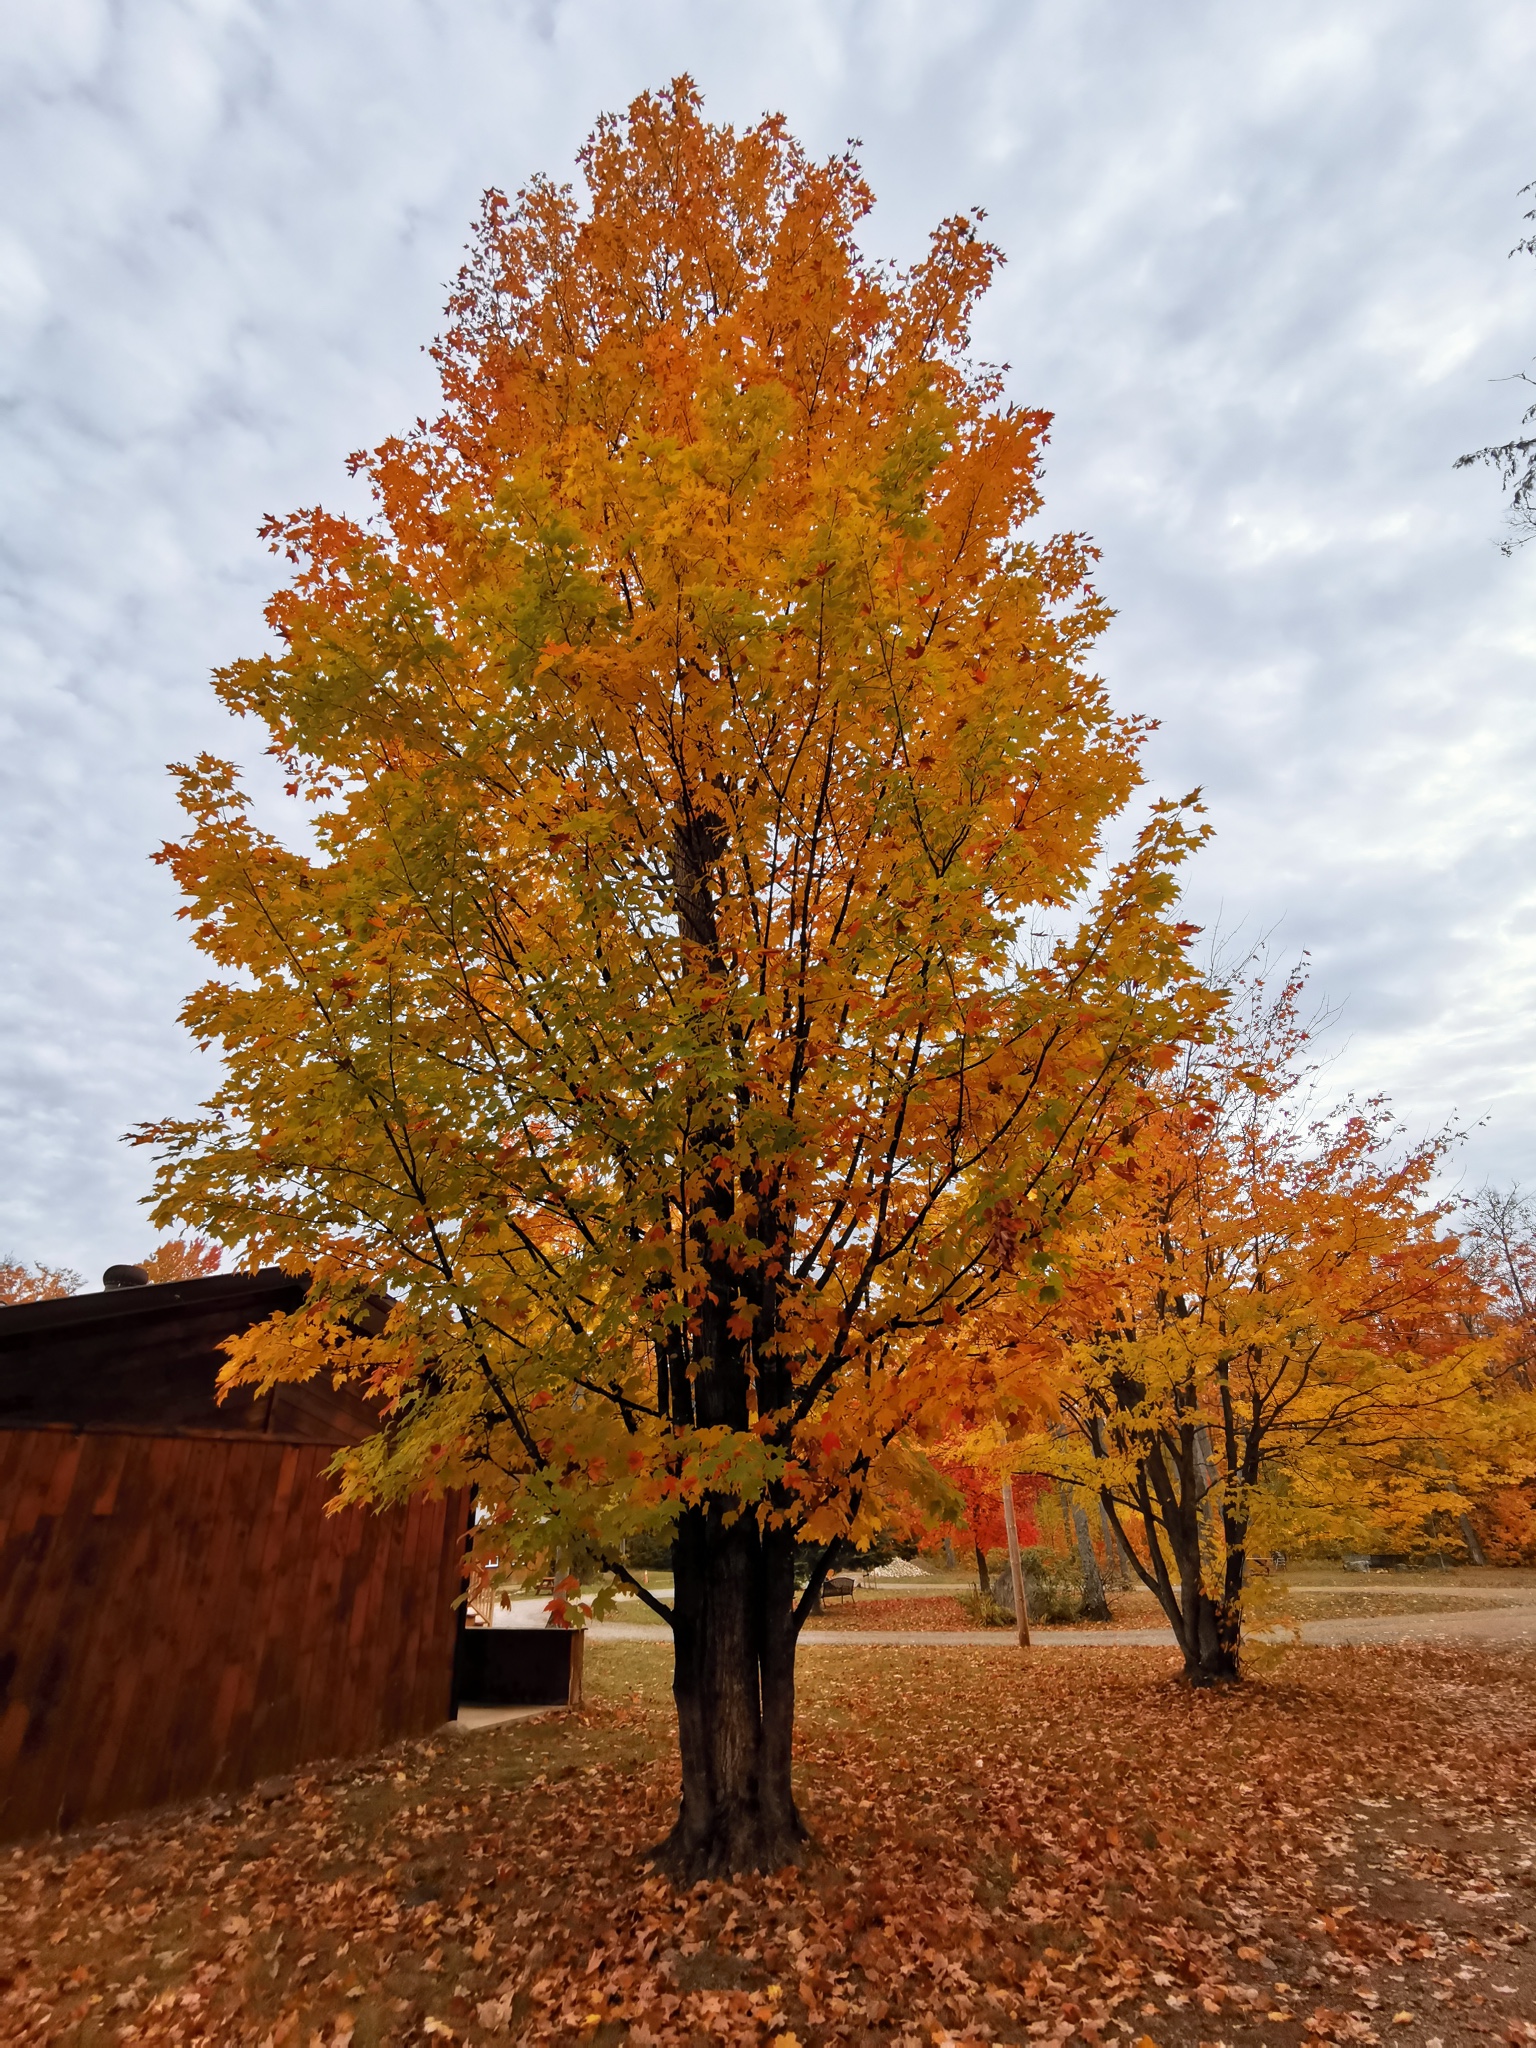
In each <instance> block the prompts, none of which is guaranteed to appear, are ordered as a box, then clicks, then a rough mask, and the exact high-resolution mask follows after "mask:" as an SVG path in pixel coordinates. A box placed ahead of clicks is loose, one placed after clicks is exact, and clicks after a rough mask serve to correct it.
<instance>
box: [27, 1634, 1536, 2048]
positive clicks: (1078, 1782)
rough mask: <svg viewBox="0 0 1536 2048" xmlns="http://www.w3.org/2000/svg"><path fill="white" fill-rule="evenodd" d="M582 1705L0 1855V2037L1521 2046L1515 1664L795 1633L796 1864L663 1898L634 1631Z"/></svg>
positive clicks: (1525, 1823)
mask: <svg viewBox="0 0 1536 2048" xmlns="http://www.w3.org/2000/svg"><path fill="white" fill-rule="evenodd" d="M588 1675H589V1687H590V1695H591V1700H590V1705H589V1706H588V1708H587V1709H586V1710H585V1711H584V1712H583V1713H582V1714H580V1715H572V1716H568V1717H561V1718H557V1719H551V1720H548V1721H542V1722H531V1723H530V1722H525V1723H520V1724H515V1725H512V1726H507V1727H503V1728H499V1729H496V1730H492V1731H487V1732H483V1733H479V1734H474V1735H466V1734H463V1733H448V1732H445V1733H444V1734H442V1735H440V1736H437V1737H433V1738H431V1739H428V1740H426V1741H423V1742H419V1743H414V1744H410V1745H406V1746H403V1747H402V1748H400V1749H399V1750H397V1751H395V1752H392V1753H390V1754H388V1755H386V1756H382V1757H376V1758H372V1759H368V1760H365V1761H362V1762H360V1763H357V1764H354V1765H349V1766H344V1767H341V1768H338V1769H335V1770H330V1771H316V1772H314V1773H312V1774H310V1775H308V1776H306V1777H302V1778H301V1779H300V1780H299V1781H298V1782H297V1783H296V1784H291V1785H289V1784H281V1783H279V1784H273V1785H269V1786H267V1787H265V1788H263V1790H262V1791H261V1792H260V1793H258V1794H253V1795H251V1796H249V1797H247V1798H244V1799H241V1800H239V1801H237V1802H233V1803H230V1804H227V1805H224V1806H217V1807H216V1806H213V1805H211V1804H209V1803H208V1802H204V1803H203V1804H202V1805H201V1806H199V1807H197V1808H193V1809H187V1810H183V1811H181V1812H180V1813H175V1814H162V1815H159V1816H155V1817H150V1818H147V1819H144V1820H139V1821H134V1822H131V1823H124V1824H119V1825H117V1826H114V1827H111V1828H107V1829H101V1830H97V1831H95V1832H94V1833H93V1834H90V1835H85V1836H81V1837H77V1838H75V1839H72V1840H70V1841H66V1842H48V1843H42V1844H38V1845H33V1846H31V1847H27V1848H22V1849H17V1850H12V1851H0V2039H3V2040H4V2041H7V2042H11V2041H28V2042H55V2041H57V2042H70V2043H74V2042H80V2043H95V2042H119V2041H123V2042H146V2043H148V2042H153V2043H160V2042H187V2043H192V2042H199V2041H206V2042H252V2043H257V2044H264V2043H265V2044H270V2048H314V2044H316V2043H320V2044H341V2043H345V2042H347V2041H352V2042H354V2043H355V2044H356V2048H367V2044H371V2043H376V2042H391V2043H394V2042H400V2043H406V2042H412V2043H414V2042H424V2041H428V2040H436V2041H447V2040H457V2041H463V2042H486V2043H510V2042H519V2043H520V2042H561V2043H564V2042H596V2043H599V2044H604V2048H611V2044H618V2043H631V2042H632V2043H636V2044H639V2048H646V2044H649V2043H653V2042H700V2043H702V2042H711V2043H713V2042H740V2043H753V2044H758V2043H763V2044H776V2048H795V2044H797V2043H798V2044H801V2048H820V2044H824V2043H827V2044H830V2043H832V2042H843V2041H847V2042H854V2043H875V2042H882V2043H883V2042H891V2043H901V2044H904V2048H946V2044H950V2043H961V2042H964V2043H978V2044H979V2043H989V2042H1008V2043H1020V2044H1027V2043H1031V2042H1039V2043H1042V2044H1044V2048H1051V2044H1054V2043H1056V2042H1064V2041H1070V2040H1078V2039H1081V2040H1083V2041H1086V2042H1089V2043H1095V2044H1098V2043H1117V2042H1127V2043H1130V2044H1133V2048H1134V2044H1145V2043H1146V2042H1149V2041H1150V2042H1151V2043H1153V2044H1155V2048H1198V2044H1200V2043H1211V2044H1217V2043H1222V2044H1226V2048H1258V2044H1275V2048H1292V2044H1295V2048H1301V2044H1304V2043H1311V2042H1317V2043H1344V2042H1359V2043H1363V2044H1366V2048H1371V2044H1373V2043H1385V2042H1396V2043H1401V2044H1403V2048H1470V2044H1473V2043H1479V2044H1480V2043H1485V2042H1508V2043H1511V2044H1514V2043H1536V2025H1533V2024H1532V2018H1533V2016H1536V1953H1533V1945H1532V1944H1531V1942H1530V1926H1531V1923H1532V1921H1533V1919H1536V1774H1533V1770H1532V1765H1533V1762H1536V1712H1533V1710H1536V1660H1533V1659H1531V1658H1530V1657H1527V1656H1524V1655H1520V1654H1517V1653H1512V1652H1505V1653H1502V1654H1494V1653H1488V1652H1484V1651H1480V1650H1469V1649H1450V1650H1446V1649H1439V1648H1435V1649H1412V1650H1409V1649H1402V1648H1397V1647H1391V1648H1368V1649H1358V1648H1356V1649H1347V1650H1345V1649H1294V1650H1289V1651H1285V1652H1280V1653H1273V1654H1271V1655H1269V1657H1268V1661H1267V1662H1265V1663H1263V1664H1262V1665H1261V1668H1259V1669H1258V1670H1257V1671H1256V1672H1255V1675H1254V1676H1253V1678H1252V1680H1251V1681H1250V1682H1249V1683H1247V1684H1245V1685H1244V1686H1243V1687H1241V1688H1236V1689H1233V1690H1229V1691H1222V1692H1212V1693H1192V1692H1190V1691H1189V1690H1187V1689H1186V1688H1185V1687H1184V1686H1183V1685H1182V1684H1181V1683H1179V1682H1178V1680H1177V1678H1176V1674H1175V1669H1174V1662H1173V1659H1172V1658H1171V1657H1170V1656H1169V1655H1168V1654H1167V1653H1165V1652H1162V1651H1156V1650H1111V1649H1088V1648H1085V1649H1083V1650H1082V1651H1080V1652H1078V1653H1076V1654H1074V1655H1073V1656H1071V1657H1070V1658H1064V1657H1061V1656H1054V1657H1053V1656H1048V1655H1043V1656H1042V1655H1036V1656H1032V1657H1029V1656H1025V1655H1024V1654H1023V1653H1019V1654H1018V1655H1017V1656H1010V1657H1006V1658H1000V1657H999V1655H998V1653H997V1652H996V1651H995V1650H993V1649H973V1648H947V1647H934V1648H931V1649H930V1648H921V1649H904V1650H896V1649H875V1648H868V1649H866V1648H862V1647H858V1646H854V1647H851V1648H846V1649H839V1650H836V1651H834V1652H830V1653H829V1652H828V1651H825V1650H823V1651H821V1652H819V1653H818V1654H817V1655H815V1656H814V1657H807V1658H806V1660H805V1662H804V1666H803V1669H802V1682H801V1694H802V1703H801V1721H800V1738H799V1744H798V1751H797V1769H798V1776H799V1784H800V1787H801V1796H802V1802H803V1805H804V1808H805V1811H806V1815H807V1819H808V1821H809V1823H810V1825H811V1827H812V1829H813V1831H814V1834H815V1836H816V1839H817V1842H818V1844H819V1849H818V1852H817V1853H816V1854H815V1856H814V1857H813V1858H812V1859H811V1861H810V1862H809V1863H808V1864H807V1866H806V1868H805V1869H804V1870H803V1871H800V1872H786V1873H782V1874H779V1875H777V1876H772V1877H767V1878H753V1879H748V1880H744V1881H741V1882H739V1883H735V1884H729V1885H727V1884H717V1885H709V1886H700V1887H697V1888H696V1889H695V1890H693V1891H692V1892H689V1893H686V1894H684V1895H681V1896H679V1895H677V1894H675V1893H674V1892H673V1891H672V1889H671V1887H670V1886H668V1885H667V1884H666V1883H664V1882H663V1881H662V1880H660V1879H659V1878H658V1877H656V1876H655V1874H654V1872H652V1871H650V1870H648V1869H647V1867H646V1864H645V1860H644V1857H645V1851H646V1849H647V1847H648V1846H649V1845H650V1844H651V1843H652V1842H654V1841H655V1840H656V1839H657V1838H658V1837H659V1836H660V1835H661V1833H662V1832H663V1831H664V1829H665V1827H666V1825H667V1824H668V1821H669V1819H670V1816H671V1811H672V1808H673V1805H674V1802H675V1797H676V1771H675V1767H674V1764H673V1761H672V1754H671V1736H670V1726H669V1719H668V1706H669V1701H668V1697H667V1679H668V1666H667V1651H666V1645H665V1644H664V1643H662V1642H656V1643H650V1642H645V1643H629V1642H622V1643H619V1642H595V1643H593V1644H592V1645H591V1646H590V1649H589V1653H588Z"/></svg>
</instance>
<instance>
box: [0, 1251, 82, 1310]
mask: <svg viewBox="0 0 1536 2048" xmlns="http://www.w3.org/2000/svg"><path fill="white" fill-rule="evenodd" d="M84 1285H85V1282H84V1281H83V1280H82V1279H81V1277H80V1275H79V1274H78V1273H77V1272H75V1271H74V1270H73V1268H72V1267H69V1266H44V1265H40V1264H37V1263H34V1264H32V1265H30V1266H29V1265H26V1264H25V1263H24V1262H23V1261H21V1260H20V1259H0V1307H5V1308H15V1307H17V1306H19V1304H20V1303H22V1302H24V1301H57V1300H59V1299H60V1298H61V1297H62V1296H63V1295H66V1294H78V1293H79V1292H80V1290H81V1288H82V1287H83V1286H84Z"/></svg>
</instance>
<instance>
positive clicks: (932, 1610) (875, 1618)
mask: <svg viewBox="0 0 1536 2048" xmlns="http://www.w3.org/2000/svg"><path fill="white" fill-rule="evenodd" d="M805 1625H806V1627H807V1628H811V1629H829V1628H830V1629H848V1628H865V1629H900V1630H902V1631H903V1632H904V1633H906V1634H922V1635H937V1634H941V1633H948V1632H949V1631H951V1630H954V1629H957V1628H975V1626H976V1618H975V1616H974V1615H973V1614H971V1613H970V1611H969V1610H968V1609H967V1608H964V1607H962V1606H961V1605H960V1602H959V1601H958V1600H957V1599H956V1598H955V1597H954V1595H953V1594H948V1593H928V1594H921V1595H915V1596H908V1597H907V1598H905V1599H903V1598H902V1597H901V1596H900V1595H898V1596H896V1597H895V1598H887V1597H885V1596H883V1595H881V1594H878V1593H872V1594H869V1595H868V1596H866V1595H865V1594H863V1593H856V1594H855V1595H854V1597H853V1598H852V1599H851V1600H829V1601H828V1602H827V1604H826V1607H825V1608H824V1609H823V1611H822V1612H821V1613H820V1614H813V1615H812V1616H811V1617H810V1619H809V1620H808V1621H807V1622H806V1624H805Z"/></svg>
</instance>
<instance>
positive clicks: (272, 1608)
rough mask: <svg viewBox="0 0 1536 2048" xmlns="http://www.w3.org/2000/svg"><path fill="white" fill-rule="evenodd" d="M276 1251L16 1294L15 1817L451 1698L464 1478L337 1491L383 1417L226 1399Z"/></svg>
mask: <svg viewBox="0 0 1536 2048" xmlns="http://www.w3.org/2000/svg"><path fill="white" fill-rule="evenodd" d="M304 1285H305V1283H304V1281H303V1280H302V1279H294V1278H293V1277H292V1276H290V1275H287V1274H284V1273H281V1272H278V1271H275V1270H274V1271H270V1272H263V1273H257V1274H243V1273H241V1274H217V1275H214V1276H213V1277H212V1278H208V1279H201V1280H189V1281H183V1282H178V1283H173V1284H171V1285H166V1286H122V1287H117V1288H113V1289H111V1290H109V1291H107V1292H104V1293H101V1294H88V1295H74V1296H71V1297H69V1298H67V1299H65V1300H61V1301H44V1302H32V1303H28V1304H25V1305H24V1306H21V1307H15V1308H5V1309H0V1840H15V1839H18V1838H20V1837H24V1836H27V1835H33V1834H38V1833H42V1832H45V1831H47V1830H49V1829H54V1828H70V1827H75V1826H78V1825H81V1824H84V1823H87V1822H92V1821H100V1820H106V1819H109V1818H111V1817H112V1816H114V1815H116V1814H120V1813H125V1812H128V1811H131V1810H133V1809H135V1808H139V1807H146V1806H154V1805H158V1804H160V1803H162V1802H166V1801H174V1800H185V1799H192V1798H196V1797H198V1796H200V1795H201V1794H204V1793H208V1792H214V1791H223V1792H233V1791H238V1790H241V1789H243V1788H245V1787H247V1786H250V1785H252V1784H254V1783H256V1782H258V1781H259V1780H261V1779H263V1778H266V1777H269V1776H272V1775H273V1774H276V1773H280V1772H285V1771H288V1770H291V1769H292V1768H293V1767H294V1766H296V1765H299V1764H303V1763H305V1762H306V1761H308V1760H310V1759H315V1758H321V1757H339V1756H346V1755H353V1754H357V1753H358V1752H360V1751H364V1750H368V1749H373V1748H377V1747H379V1746H380V1745H381V1744H384V1743H388V1742H391V1741H394V1740H396V1739H398V1738H400V1737H402V1736H408V1735H416V1734H421V1733H424V1732H425V1731H427V1730H428V1729H431V1728H434V1727H436V1726H438V1725H440V1724H441V1723H442V1722H443V1721H445V1720H446V1719H447V1718H448V1717H449V1715H450V1713H451V1712H452V1711H453V1699H452V1693H453V1683H454V1680H453V1672H454V1653H455V1643H456V1639H457V1636H458V1634H459V1612H460V1610H458V1609H457V1608H456V1607H455V1602H456V1600H457V1598H458V1595H459V1592H460V1589H461V1573H462V1571H463V1554H464V1536H465V1531H466V1527H467V1519H468V1499H467V1496H466V1495H465V1494H463V1493H455V1494H450V1495H448V1496H447V1497H446V1498H444V1499H441V1500H435V1501H434V1500H423V1501H417V1502H413V1503H412V1504H411V1505H410V1506H408V1507H405V1508H400V1509H394V1510H391V1511H389V1512H387V1513H384V1514H378V1515H375V1514H372V1513H369V1512H367V1511H366V1510H363V1509H356V1508H351V1509H347V1510H345V1511H344V1512H342V1513H339V1514H327V1513H326V1512H325V1503H326V1500H327V1498H328V1496H329V1495H330V1493H331V1492H332V1491H333V1483H332V1482H331V1481H330V1480H329V1479H328V1478H327V1467H328V1466H329V1464H330V1463H331V1460H332V1459H333V1457H334V1456H335V1452H336V1449H337V1447H338V1446H339V1445H342V1444H346V1443H352V1442H356V1441H358V1440H359V1439H360V1438H361V1437H362V1436H364V1435H366V1434H367V1433H368V1431H369V1430H370V1429H371V1428H372V1427H373V1426H374V1423H373V1418H372V1416H371V1415H370V1413H369V1411H368V1409H367V1408H366V1407H365V1406H364V1405H363V1404H362V1403H361V1402H360V1401H359V1400H358V1399H357V1398H356V1397H355V1396H354V1395H351V1394H348V1393H337V1392H335V1391H333V1390H332V1389H331V1388H330V1387H329V1386H328V1385H324V1384H322V1383H320V1382H315V1381H311V1382H309V1383H307V1384H305V1385H302V1386H293V1387H280V1388H278V1389H276V1390H275V1391H274V1392H273V1393H271V1394H270V1395H267V1396H264V1397H263V1398H262V1399H260V1400H257V1399H255V1398H254V1397H253V1396H252V1395H251V1394H250V1393H249V1392H248V1391H244V1392H240V1393H237V1394H235V1395H233V1396H232V1397H231V1398H230V1399H228V1400H227V1401H225V1402H224V1403H223V1404H219V1403H217V1402H216V1401H215V1398H214V1386H215V1375H216V1373H217V1371H218V1368H219V1366H220V1364H221V1363H222V1354H221V1353H220V1351H219V1349H218V1346H219V1342H220V1340H221V1339H222V1338H224V1337H228V1336H231V1335H234V1334H235V1333H236V1332H238V1331H240V1330H244V1329H247V1328H249V1327H250V1326H251V1324H253V1323H255V1322H257V1321H259V1320H261V1319H262V1318H264V1317H266V1316H268V1315H271V1314H272V1313H274V1311H277V1310H280V1309H291V1308H293V1307H296V1306H297V1305H298V1303H299V1302H300V1301H301V1300H302V1298H303V1292H304Z"/></svg>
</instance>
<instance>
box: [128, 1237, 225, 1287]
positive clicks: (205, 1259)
mask: <svg viewBox="0 0 1536 2048" xmlns="http://www.w3.org/2000/svg"><path fill="white" fill-rule="evenodd" d="M222 1257H223V1253H222V1252H221V1251H220V1249H219V1247H218V1246H217V1245H216V1244H209V1242H208V1240H207V1239H206V1238H204V1237H170V1238H166V1239H164V1240H163V1241H162V1242H161V1243H160V1244H157V1245H156V1246H155V1248H154V1250H153V1251H152V1252H151V1253H150V1255H149V1257H148V1258H147V1259H140V1261H139V1264H140V1265H141V1266H142V1267H143V1268H144V1271H145V1272H146V1273H147V1274H148V1275H149V1278H150V1282H151V1284H152V1285H164V1284H165V1283H166V1282H168V1281H174V1280H204V1279H206V1278H207V1277H208V1275H209V1274H210V1273H217V1271H218V1270H219V1261H220V1259H221V1258H222Z"/></svg>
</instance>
